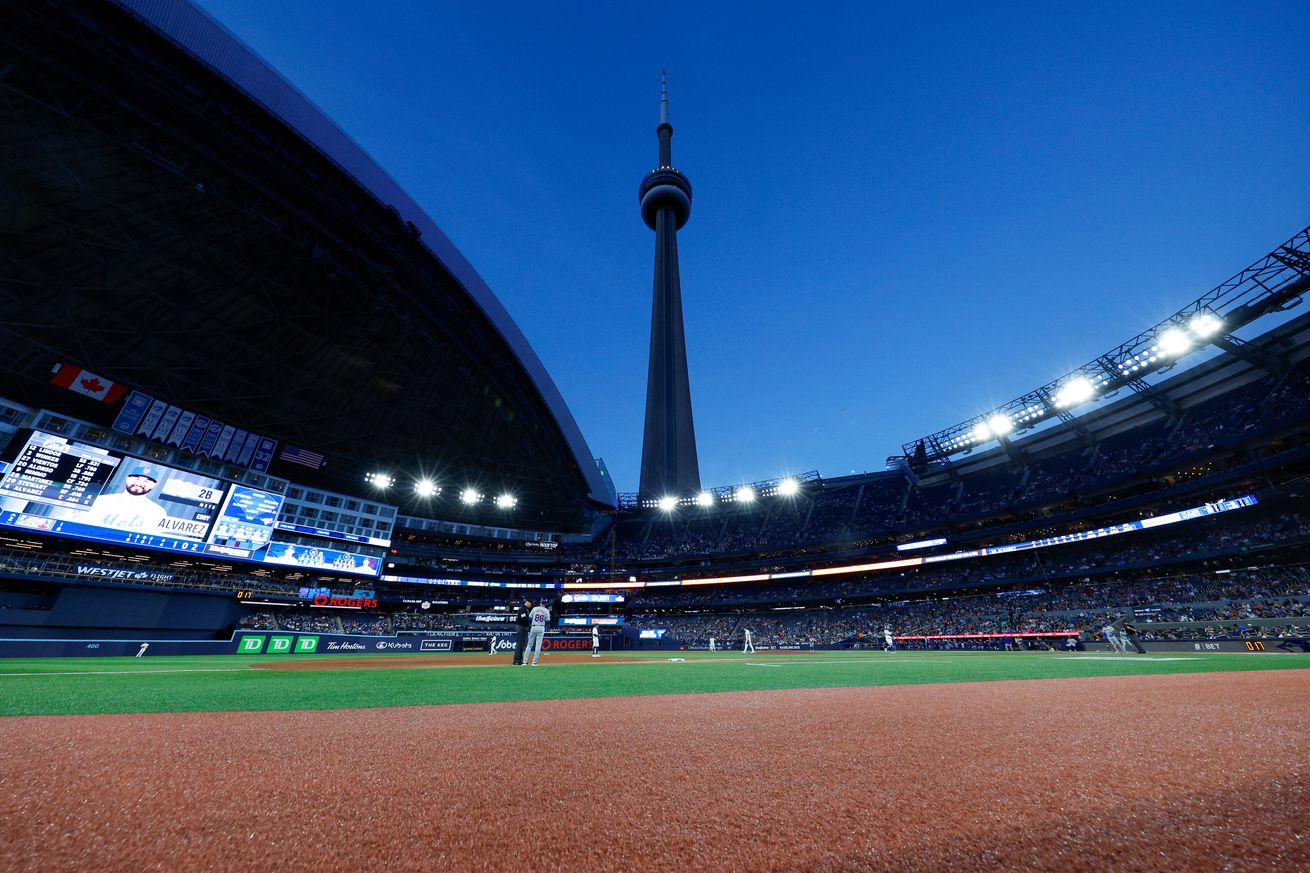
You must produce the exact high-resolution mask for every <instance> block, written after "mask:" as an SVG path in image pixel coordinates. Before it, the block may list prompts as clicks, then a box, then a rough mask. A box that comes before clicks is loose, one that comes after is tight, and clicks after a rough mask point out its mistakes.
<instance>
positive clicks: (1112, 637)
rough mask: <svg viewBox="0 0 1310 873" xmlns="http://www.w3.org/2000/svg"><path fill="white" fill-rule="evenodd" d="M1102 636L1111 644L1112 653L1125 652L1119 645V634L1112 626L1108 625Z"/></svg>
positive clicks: (1102, 630)
mask: <svg viewBox="0 0 1310 873" xmlns="http://www.w3.org/2000/svg"><path fill="white" fill-rule="evenodd" d="M1101 636H1103V637H1105V641H1106V642H1107V643H1109V644H1110V649H1111V650H1112V651H1115V652H1122V651H1124V650H1123V648H1122V647H1121V646H1120V644H1119V634H1117V633H1116V632H1115V629H1114V627H1113V626H1112V625H1108V624H1107V625H1106V626H1105V627H1103V628H1101Z"/></svg>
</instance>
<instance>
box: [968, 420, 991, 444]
mask: <svg viewBox="0 0 1310 873" xmlns="http://www.w3.org/2000/svg"><path fill="white" fill-rule="evenodd" d="M970 435H971V436H972V437H973V439H974V441H975V442H979V443H981V442H985V441H987V440H989V439H991V438H992V429H991V428H990V427H988V426H987V423H986V422H985V421H980V422H978V423H977V424H975V425H974V426H973V431H972V432H971V434H970Z"/></svg>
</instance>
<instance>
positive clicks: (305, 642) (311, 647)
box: [237, 634, 318, 655]
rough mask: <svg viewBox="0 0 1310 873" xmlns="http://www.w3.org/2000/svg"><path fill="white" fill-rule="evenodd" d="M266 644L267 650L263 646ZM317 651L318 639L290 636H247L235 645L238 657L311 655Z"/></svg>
mask: <svg viewBox="0 0 1310 873" xmlns="http://www.w3.org/2000/svg"><path fill="white" fill-rule="evenodd" d="M266 643H267V648H265V644H266ZM317 651H318V637H293V636H291V635H289V634H288V635H285V636H284V635H281V634H275V635H273V636H264V635H263V634H256V635H253V636H252V635H247V636H243V637H242V638H241V642H239V643H237V654H238V655H258V654H260V653H261V652H262V653H263V654H265V655H286V654H291V653H295V654H297V655H311V654H313V653H314V652H317Z"/></svg>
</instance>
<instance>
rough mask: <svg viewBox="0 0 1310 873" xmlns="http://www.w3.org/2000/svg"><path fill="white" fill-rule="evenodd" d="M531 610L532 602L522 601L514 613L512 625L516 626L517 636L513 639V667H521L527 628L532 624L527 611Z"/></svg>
mask: <svg viewBox="0 0 1310 873" xmlns="http://www.w3.org/2000/svg"><path fill="white" fill-rule="evenodd" d="M531 609H532V601H531V600H524V601H523V602H522V603H521V604H519V607H518V609H517V610H516V611H515V613H514V624H515V625H517V628H516V629H517V631H518V633H517V635H516V636H515V637H514V666H515V667H522V666H523V649H524V647H526V646H527V644H528V627H529V626H530V625H531V624H532V618H531V617H530V616H529V615H528V611H529V610H531Z"/></svg>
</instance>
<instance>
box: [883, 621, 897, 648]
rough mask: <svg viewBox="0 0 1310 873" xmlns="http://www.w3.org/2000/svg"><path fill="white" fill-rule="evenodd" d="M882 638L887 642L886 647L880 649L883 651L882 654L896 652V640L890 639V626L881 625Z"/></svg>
mask: <svg viewBox="0 0 1310 873" xmlns="http://www.w3.org/2000/svg"><path fill="white" fill-rule="evenodd" d="M882 638H883V639H884V640H886V641H887V645H885V646H883V647H882V650H883V651H884V652H894V651H896V640H895V639H894V638H893V637H892V626H891V625H889V624H888V625H883V628H882Z"/></svg>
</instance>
